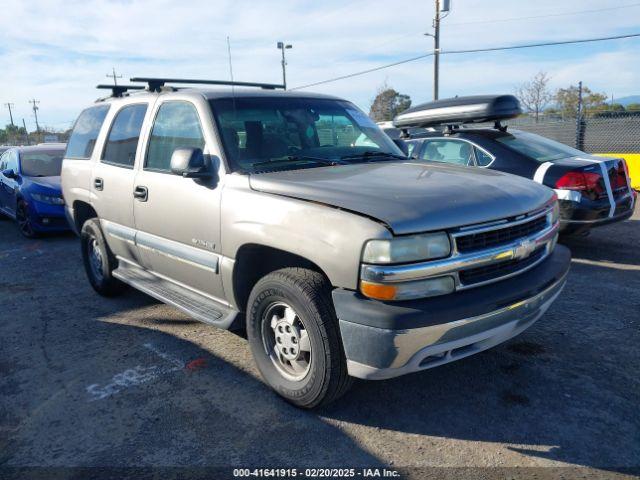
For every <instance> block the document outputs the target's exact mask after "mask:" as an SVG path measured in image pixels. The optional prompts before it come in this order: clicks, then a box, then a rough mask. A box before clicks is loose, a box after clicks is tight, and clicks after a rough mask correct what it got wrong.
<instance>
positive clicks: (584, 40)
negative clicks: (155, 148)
mask: <svg viewBox="0 0 640 480" xmlns="http://www.w3.org/2000/svg"><path fill="white" fill-rule="evenodd" d="M632 37H640V33H630V34H628V35H616V36H612V37H599V38H582V39H579V40H565V41H559V42H544V43H530V44H527V45H511V46H506V47H492V48H475V49H469V50H446V51H440V55H453V54H460V53H479V52H495V51H498V50H516V49H521V48H534V47H548V46H553V45H568V44H572V43H589V42H602V41H606V40H619V39H623V38H632ZM431 56H433V53H425V54H423V55H418V56H417V57H412V58H407V59H405V60H399V61H397V62H393V63H388V64H386V65H380V66H379V67H374V68H369V69H367V70H362V71H360V72H354V73H349V74H347V75H342V76H340V77H334V78H329V79H327V80H321V81H319V82H314V83H309V84H307V85H300V86H298V87H294V88H291V90H301V89H303V88H309V87H315V86H316V85H323V84H325V83H331V82H337V81H338V80H345V79H347V78H352V77H357V76H360V75H365V74H367V73H372V72H376V71H378V70H384V69H386V68H391V67H395V66H397V65H402V64H403V63H409V62H415V61H416V60H421V59H423V58H427V57H431Z"/></svg>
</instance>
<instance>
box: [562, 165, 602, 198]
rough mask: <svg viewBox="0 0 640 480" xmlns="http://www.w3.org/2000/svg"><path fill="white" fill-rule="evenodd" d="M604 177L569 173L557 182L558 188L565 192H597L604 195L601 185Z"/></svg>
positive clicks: (593, 174)
mask: <svg viewBox="0 0 640 480" xmlns="http://www.w3.org/2000/svg"><path fill="white" fill-rule="evenodd" d="M601 178H602V176H601V175H600V174H598V173H591V172H580V171H573V172H567V173H565V174H564V175H563V176H562V177H560V178H559V179H558V181H557V182H556V188H560V189H564V190H579V191H585V192H595V193H596V194H597V195H601V194H603V193H604V188H603V187H602V185H601V183H600V179H601Z"/></svg>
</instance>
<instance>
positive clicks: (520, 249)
mask: <svg viewBox="0 0 640 480" xmlns="http://www.w3.org/2000/svg"><path fill="white" fill-rule="evenodd" d="M535 249H536V244H535V242H532V241H531V240H525V241H523V242H521V243H520V245H518V246H517V247H516V248H515V249H514V251H513V253H514V257H515V258H527V257H528V256H529V255H531V254H532V253H533V251H534V250H535Z"/></svg>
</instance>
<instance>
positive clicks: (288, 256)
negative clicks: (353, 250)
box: [232, 243, 331, 311]
mask: <svg viewBox="0 0 640 480" xmlns="http://www.w3.org/2000/svg"><path fill="white" fill-rule="evenodd" d="M289 267H299V268H308V269H309V270H313V271H316V272H319V273H320V274H322V275H323V276H324V277H325V278H326V279H327V281H328V282H329V283H331V282H330V280H329V276H328V275H327V274H326V272H324V271H323V270H322V268H320V266H318V265H317V264H316V263H314V262H312V261H311V260H309V259H308V258H305V257H303V256H300V255H298V254H295V253H291V252H288V251H286V250H281V249H278V248H275V247H270V246H267V245H262V244H258V243H248V244H245V245H242V246H241V247H240V248H239V249H238V252H237V255H236V259H235V262H234V266H233V272H232V285H233V296H234V300H235V303H236V306H237V307H238V308H239V309H240V310H241V311H246V307H247V300H248V299H249V294H250V293H251V290H252V289H253V287H254V286H255V284H256V283H257V282H258V280H260V279H261V278H262V277H264V276H265V275H268V274H269V273H271V272H274V271H276V270H280V269H281V268H289Z"/></svg>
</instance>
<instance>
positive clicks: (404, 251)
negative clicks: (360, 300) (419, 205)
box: [362, 232, 451, 264]
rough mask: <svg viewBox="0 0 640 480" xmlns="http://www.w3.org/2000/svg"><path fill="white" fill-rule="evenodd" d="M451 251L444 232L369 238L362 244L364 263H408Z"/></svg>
mask: <svg viewBox="0 0 640 480" xmlns="http://www.w3.org/2000/svg"><path fill="white" fill-rule="evenodd" d="M450 253H451V243H450V242H449V236H448V235H447V234H446V233H444V232H440V233H426V234H422V235H411V236H407V237H398V238H393V239H391V240H369V241H368V242H367V243H366V244H365V246H364V252H363V253H362V261H363V262H364V263H373V264H387V263H409V262H417V261H420V260H433V259H436V258H444V257H448V256H449V254H450Z"/></svg>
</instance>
